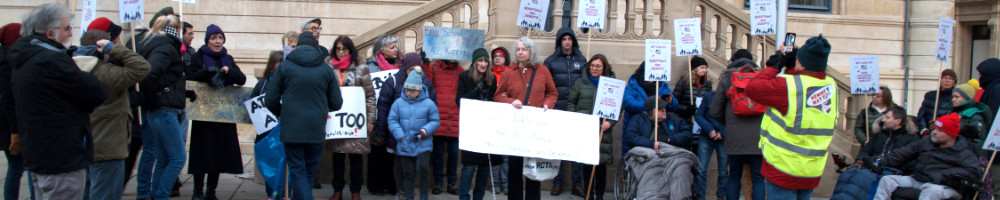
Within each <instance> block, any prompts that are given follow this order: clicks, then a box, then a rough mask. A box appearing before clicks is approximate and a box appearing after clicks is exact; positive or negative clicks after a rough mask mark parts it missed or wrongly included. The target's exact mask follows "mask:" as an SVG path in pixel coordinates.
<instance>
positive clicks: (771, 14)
mask: <svg viewBox="0 0 1000 200" xmlns="http://www.w3.org/2000/svg"><path fill="white" fill-rule="evenodd" d="M777 9H778V6H777V4H776V3H775V1H774V0H750V30H752V31H750V35H770V34H777V29H778V28H777V27H778V23H777V21H778V14H777Z"/></svg>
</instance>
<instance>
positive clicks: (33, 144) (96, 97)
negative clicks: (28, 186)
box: [7, 36, 108, 174]
mask: <svg viewBox="0 0 1000 200" xmlns="http://www.w3.org/2000/svg"><path fill="white" fill-rule="evenodd" d="M32 41H36V42H32ZM44 46H48V47H50V48H47V47H44ZM11 49H12V50H11V52H10V55H7V59H10V62H11V64H12V66H14V74H13V82H12V83H13V84H14V99H15V101H17V102H18V104H17V105H16V106H17V107H16V108H15V110H16V111H17V112H16V113H17V116H18V118H17V120H18V122H17V124H18V131H20V133H19V134H20V136H21V150H22V155H23V157H24V166H25V169H27V170H29V171H32V172H35V173H39V174H60V173H66V172H71V171H75V170H79V169H83V168H86V167H87V166H88V165H90V161H91V160H93V156H94V155H93V154H94V147H93V146H94V145H93V139H88V138H93V136H92V135H91V132H90V113H91V112H93V111H94V108H97V106H100V105H101V104H102V103H104V100H106V99H107V98H108V89H107V88H105V87H104V85H103V84H102V83H101V82H100V81H98V80H97V77H94V75H91V74H90V73H87V72H85V71H81V70H80V68H79V67H77V65H76V63H75V62H73V59H72V58H71V57H70V54H71V53H72V52H71V51H67V50H66V48H65V47H63V45H62V44H59V42H56V41H54V40H51V39H48V38H45V37H41V36H32V37H22V38H21V39H18V40H17V42H15V43H14V45H13V47H12V48H11Z"/></svg>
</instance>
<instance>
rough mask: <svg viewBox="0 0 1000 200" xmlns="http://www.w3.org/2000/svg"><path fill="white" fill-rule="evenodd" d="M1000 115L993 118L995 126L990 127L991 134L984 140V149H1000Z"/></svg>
mask: <svg viewBox="0 0 1000 200" xmlns="http://www.w3.org/2000/svg"><path fill="white" fill-rule="evenodd" d="M998 122H1000V117H994V118H993V127H990V132H989V135H986V140H985V141H983V149H984V150H990V151H1000V124H998Z"/></svg>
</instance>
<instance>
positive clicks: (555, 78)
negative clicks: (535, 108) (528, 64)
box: [544, 27, 587, 110]
mask: <svg viewBox="0 0 1000 200" xmlns="http://www.w3.org/2000/svg"><path fill="white" fill-rule="evenodd" d="M556 35H557V36H558V37H556V45H555V52H552V55H550V56H549V57H548V58H545V63H544V64H545V67H548V68H549V72H550V73H552V82H554V83H555V84H556V90H558V91H559V100H557V101H556V107H555V109H556V110H566V101H567V100H568V99H569V89H570V87H573V83H575V82H576V79H578V78H580V77H582V76H581V75H582V74H581V73H580V72H581V70H583V68H584V66H585V65H586V63H587V58H586V57H584V56H583V53H581V52H580V44H579V43H578V42H577V40H576V34H575V33H573V29H570V28H569V27H563V28H561V29H559V32H558V33H556ZM565 35H569V37H570V38H572V39H573V52H572V54H565V53H563V52H562V49H560V48H559V47H560V46H562V42H561V41H562V37H563V36H565Z"/></svg>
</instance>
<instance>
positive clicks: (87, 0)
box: [80, 0, 113, 39]
mask: <svg viewBox="0 0 1000 200" xmlns="http://www.w3.org/2000/svg"><path fill="white" fill-rule="evenodd" d="M82 4H83V9H81V10H80V35H81V36H82V35H83V33H86V32H87V27H89V26H90V22H93V21H94V20H95V19H97V0H83V2H82ZM112 39H113V38H112Z"/></svg>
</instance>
